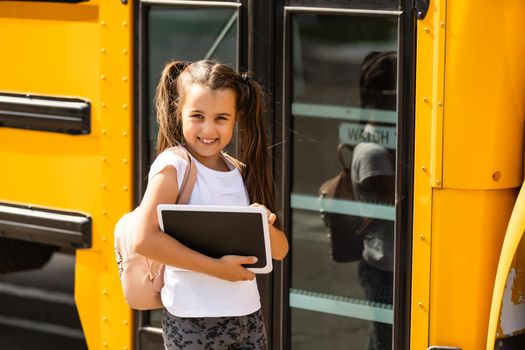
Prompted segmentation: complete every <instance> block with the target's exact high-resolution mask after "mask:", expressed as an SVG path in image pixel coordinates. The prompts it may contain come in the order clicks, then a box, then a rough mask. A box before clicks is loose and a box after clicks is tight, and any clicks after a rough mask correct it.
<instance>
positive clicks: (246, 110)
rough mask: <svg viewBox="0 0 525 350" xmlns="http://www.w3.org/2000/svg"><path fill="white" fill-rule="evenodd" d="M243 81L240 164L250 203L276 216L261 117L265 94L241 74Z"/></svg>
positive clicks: (246, 76) (266, 145) (240, 119)
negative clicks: (264, 208)
mask: <svg viewBox="0 0 525 350" xmlns="http://www.w3.org/2000/svg"><path fill="white" fill-rule="evenodd" d="M241 80H242V82H241V83H240V85H241V89H240V90H241V94H240V95H241V96H239V99H238V111H239V139H240V160H241V161H242V162H243V163H244V164H245V169H244V173H243V177H244V181H245V184H246V188H247V190H248V194H249V196H250V199H251V201H252V202H255V203H260V204H263V205H265V206H266V207H267V208H268V209H270V210H271V211H272V212H273V211H274V210H273V201H274V191H273V179H272V173H271V169H270V164H269V161H268V144H267V141H266V128H265V120H264V116H263V113H262V108H263V105H264V92H263V90H262V88H261V86H260V85H259V84H258V83H257V82H256V81H255V80H254V79H252V78H251V77H249V76H248V74H247V73H244V74H242V76H241Z"/></svg>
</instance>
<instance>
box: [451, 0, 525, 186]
mask: <svg viewBox="0 0 525 350" xmlns="http://www.w3.org/2000/svg"><path fill="white" fill-rule="evenodd" d="M447 12H448V14H447V18H448V19H449V20H448V23H447V42H446V50H447V53H446V63H445V67H446V69H445V82H446V88H445V113H446V117H445V133H444V144H445V145H446V146H445V148H444V150H443V153H444V163H445V164H446V166H444V167H443V182H444V185H445V186H446V187H448V188H465V189H467V188H469V189H490V188H492V189H498V188H511V187H514V188H516V187H519V186H521V181H522V178H523V177H522V176H523V173H522V169H523V168H522V166H521V164H523V163H522V162H523V155H522V153H523V146H522V145H523V116H524V115H525V103H524V102H523V101H524V96H525V64H524V63H523V62H524V61H525V41H524V40H523V38H522V36H521V34H520V32H521V31H522V30H523V18H524V16H525V3H524V2H523V1H519V0H510V1H474V0H469V1H454V4H453V5H451V6H449V7H448V8H447Z"/></svg>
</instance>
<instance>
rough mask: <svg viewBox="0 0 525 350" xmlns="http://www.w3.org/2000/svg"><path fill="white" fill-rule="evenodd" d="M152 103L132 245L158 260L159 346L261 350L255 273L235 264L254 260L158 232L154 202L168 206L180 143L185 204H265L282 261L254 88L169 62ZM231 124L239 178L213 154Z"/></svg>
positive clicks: (225, 74) (284, 248)
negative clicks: (153, 132) (153, 120)
mask: <svg viewBox="0 0 525 350" xmlns="http://www.w3.org/2000/svg"><path fill="white" fill-rule="evenodd" d="M155 100H156V109H157V121H158V124H159V133H158V139H157V155H158V156H157V158H156V160H155V161H154V162H153V164H152V166H151V170H150V173H149V182H148V187H147V189H146V192H145V194H144V198H143V199H142V202H141V204H140V206H139V208H138V209H137V211H138V217H139V223H138V225H137V227H136V230H137V231H136V234H134V237H136V239H135V241H134V242H133V245H134V248H135V250H136V252H138V253H139V254H142V255H144V256H147V257H150V258H152V259H155V260H158V261H160V262H163V263H165V264H166V271H165V275H164V282H165V285H164V287H163V289H162V292H161V298H162V302H163V304H164V307H165V309H164V313H163V317H162V329H163V337H164V344H165V347H166V349H169V350H171V349H214V350H216V349H241V348H242V349H266V335H265V330H264V323H263V320H262V313H261V310H260V308H261V303H260V297H259V292H258V289H257V283H256V281H255V275H254V274H253V273H252V272H251V271H249V270H247V269H246V268H245V267H244V266H243V264H252V263H254V262H255V261H256V258H255V257H250V256H234V255H227V256H223V257H222V258H220V259H214V258H211V257H208V256H205V255H202V254H200V253H198V252H196V251H194V250H191V249H189V248H188V247H186V246H184V245H182V244H181V243H179V242H178V241H177V240H175V239H174V238H172V237H170V236H168V235H166V234H164V233H163V232H161V231H160V228H159V224H158V219H157V214H156V208H157V205H158V204H161V203H175V200H176V198H177V194H178V191H179V188H180V184H181V182H182V177H183V176H184V171H185V167H186V161H184V160H183V159H182V158H180V157H178V156H177V155H175V154H174V153H172V152H170V150H169V148H170V147H172V146H176V145H184V147H186V149H187V150H188V151H189V153H190V154H191V156H192V157H193V160H194V161H195V164H196V167H197V180H196V182H195V186H194V189H193V192H192V195H191V197H190V202H189V203H190V204H211V205H219V204H220V205H249V204H250V203H253V204H252V205H253V206H261V205H264V206H266V207H267V208H269V209H268V210H267V213H268V222H269V224H270V240H271V247H272V257H273V258H274V259H277V260H282V259H284V257H285V256H286V254H287V252H288V242H287V240H286V236H285V235H284V234H283V232H282V231H280V230H279V229H277V228H276V227H275V226H274V225H273V224H274V222H275V219H276V216H275V214H273V213H272V211H271V205H272V203H273V191H272V187H273V184H272V179H271V175H270V170H269V167H268V162H267V158H268V156H267V146H266V138H265V128H264V125H263V116H262V104H263V93H262V89H261V87H260V86H259V85H258V84H257V82H255V81H254V80H253V79H252V78H250V77H249V76H248V75H247V74H243V75H240V74H239V73H237V72H235V71H234V70H233V69H231V68H230V67H228V66H225V65H222V64H218V63H215V62H211V61H199V62H194V63H184V62H171V63H169V64H167V65H166V67H165V68H164V71H163V72H162V76H161V79H160V82H159V85H158V87H157V92H156V96H155ZM237 124H238V125H239V128H238V133H239V138H240V145H241V156H240V160H241V162H242V163H243V164H244V166H243V169H242V174H241V172H239V170H238V169H237V167H236V166H235V164H233V163H232V161H231V160H229V157H228V156H225V154H224V153H223V150H224V148H225V147H226V146H227V145H228V144H229V142H230V141H231V139H232V136H233V131H234V128H235V126H236V125H237ZM257 203H261V204H257ZM173 267H177V269H174V268H173ZM180 269H184V270H186V271H181V270H180Z"/></svg>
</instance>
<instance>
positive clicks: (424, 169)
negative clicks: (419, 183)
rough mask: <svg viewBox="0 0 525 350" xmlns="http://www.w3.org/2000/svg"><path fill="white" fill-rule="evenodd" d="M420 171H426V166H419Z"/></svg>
mask: <svg viewBox="0 0 525 350" xmlns="http://www.w3.org/2000/svg"><path fill="white" fill-rule="evenodd" d="M421 171H422V172H424V173H426V172H427V167H426V166H424V165H423V166H422V167H421Z"/></svg>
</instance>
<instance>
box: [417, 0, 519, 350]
mask: <svg viewBox="0 0 525 350" xmlns="http://www.w3.org/2000/svg"><path fill="white" fill-rule="evenodd" d="M431 4H432V2H431ZM433 9H434V10H437V11H438V12H440V15H435V16H434V17H433V18H434V20H435V19H436V18H439V19H440V20H442V19H443V18H446V21H444V23H439V26H440V27H441V28H442V29H443V30H444V31H445V45H444V46H442V45H441V44H439V42H440V40H441V38H440V36H439V35H437V34H436V33H435V32H433V31H432V30H436V29H437V28H436V24H437V23H435V22H434V23H433V25H432V26H430V25H428V26H429V27H430V28H431V29H430V30H429V31H428V32H425V31H424V30H423V31H421V26H423V25H425V21H422V22H420V23H418V67H417V76H418V79H421V80H418V82H417V84H424V85H425V86H426V88H425V87H423V86H418V87H417V91H418V92H419V91H422V93H427V90H426V89H430V87H431V86H433V87H437V89H435V90H434V93H433V96H432V98H430V97H429V101H432V102H434V101H438V102H439V100H436V96H437V97H438V94H439V91H441V89H440V88H439V86H440V79H442V75H443V77H444V80H443V88H444V89H443V91H444V98H443V101H442V103H443V105H442V106H443V114H442V118H441V120H440V119H439V111H438V112H435V113H433V114H432V116H433V118H432V122H431V123H430V125H428V124H427V125H428V126H429V127H430V128H431V129H427V130H425V129H424V126H425V123H426V122H427V121H426V120H425V121H421V119H422V118H424V117H425V115H428V114H429V113H430V112H429V109H434V111H435V109H436V108H440V106H439V105H438V106H435V105H432V106H429V107H426V108H427V109H425V107H424V105H421V102H420V98H421V95H419V94H418V96H417V98H418V101H417V104H416V106H418V109H417V110H416V118H417V120H416V169H415V170H416V185H418V186H419V184H418V179H417V175H419V176H420V177H424V175H422V174H421V172H420V171H419V169H418V167H419V166H421V164H420V163H419V159H424V156H421V158H418V156H417V154H418V152H419V151H424V149H421V146H422V145H423V147H426V145H425V141H424V140H423V139H422V138H424V137H425V135H431V137H430V140H431V141H430V142H431V145H430V158H431V162H432V164H433V165H432V166H431V172H432V173H431V174H430V177H431V183H430V186H434V188H432V193H431V196H430V197H431V204H427V206H426V207H425V206H423V205H421V204H420V203H419V201H418V198H419V197H420V196H421V193H423V194H424V196H425V198H428V194H427V190H426V189H424V188H422V187H416V188H415V192H414V193H415V208H414V209H415V218H414V225H415V226H414V257H415V259H414V269H415V271H414V273H413V279H412V281H413V283H414V286H413V298H415V299H414V305H413V316H412V319H413V326H412V330H411V334H414V332H416V333H417V332H419V331H420V329H422V328H423V327H424V325H423V322H424V318H423V317H422V316H418V314H421V313H422V311H426V310H425V307H426V306H427V305H426V304H425V303H424V301H423V302H422V307H419V308H418V307H417V305H416V304H415V303H416V302H418V300H419V299H423V297H424V294H423V293H424V291H425V290H424V285H422V284H423V283H425V282H428V280H430V284H429V286H430V289H429V296H430V302H429V306H428V312H429V318H428V340H427V343H425V342H424V340H423V339H420V336H419V335H413V336H412V341H413V343H412V348H413V349H425V348H426V347H428V346H432V345H442V346H457V347H460V348H462V349H463V350H477V349H481V348H485V346H486V339H487V338H486V335H487V333H486V332H487V331H486V329H487V325H488V314H489V305H490V301H491V296H492V290H491V289H492V286H493V281H494V276H495V274H496V266H497V261H498V257H499V247H501V244H502V242H503V237H504V232H505V227H506V224H507V220H508V217H509V216H510V212H511V210H512V206H513V204H514V201H515V197H516V189H515V187H517V186H519V185H520V183H521V179H522V176H523V172H522V169H523V159H522V157H523V155H522V152H523V131H524V130H523V125H524V119H523V118H524V115H525V113H524V108H525V104H524V103H523V96H525V71H524V70H525V65H524V64H523V63H522V62H524V61H525V60H524V59H525V55H524V53H525V51H524V49H523V48H524V44H523V41H522V40H521V39H520V38H519V34H518V33H519V29H518V23H519V18H522V16H523V15H524V14H525V12H524V9H525V6H524V4H520V3H519V2H518V1H508V2H503V3H502V2H488V1H485V2H479V1H461V2H447V4H446V6H444V5H443V4H442V3H437V2H434V7H433ZM442 11H446V16H445V17H443V15H442V14H441V12H442ZM425 20H426V19H425ZM429 21H430V20H429ZM425 34H426V35H427V37H425ZM432 34H434V35H432ZM428 36H431V37H432V39H428ZM430 40H434V41H433V45H434V46H431V45H430V44H429V43H426V41H430ZM425 45H426V46H425ZM436 48H437V49H436ZM442 49H444V53H445V56H444V57H445V64H444V65H442V64H441V62H440V58H441V57H442V56H441V54H440V53H439V51H440V50H442ZM431 50H434V51H431ZM422 51H424V52H422ZM431 53H433V54H434V55H433V56H432V54H431ZM420 54H422V55H424V56H425V57H427V58H428V59H431V60H433V61H432V64H431V65H430V64H427V65H426V66H425V65H424V66H422V67H420V66H419V64H420V59H419V55H420ZM508 56H512V58H510V57H508ZM423 64H424V63H423ZM503 67H504V68H503ZM429 68H431V69H433V71H434V72H435V71H436V69H437V72H438V73H437V74H434V75H433V76H427V79H431V82H427V81H426V80H424V79H422V77H421V75H422V74H425V73H422V70H424V69H429ZM516 76H520V77H516ZM440 122H441V124H440ZM420 126H421V127H422V128H421V129H419V127H420ZM440 127H441V128H442V130H440ZM440 135H441V140H440ZM440 160H441V168H440V167H439V161H440ZM440 171H441V174H442V178H441V184H440V186H437V184H436V183H434V180H439V178H438V175H439V172H440ZM432 176H435V177H432ZM429 209H430V210H431V219H430V221H431V241H430V242H431V244H430V271H429V274H428V275H425V271H422V268H420V267H416V266H417V265H418V264H421V263H423V264H424V266H427V265H426V264H428V262H427V261H426V260H425V258H426V257H427V256H426V255H425V254H423V253H425V252H426V251H427V250H426V249H428V248H426V247H423V245H422V244H420V243H421V242H419V241H418V239H417V238H418V237H417V236H418V234H419V232H418V231H417V230H418V229H419V226H418V224H419V223H420V222H421V221H423V220H422V219H421V218H417V216H418V215H422V214H423V215H428V210H429ZM424 219H426V217H424ZM425 223H427V222H425ZM418 273H419V275H418ZM422 279H423V280H424V281H422ZM418 293H419V294H418ZM418 317H420V318H419V319H418ZM415 321H419V322H421V323H418V322H415ZM418 327H419V328H418Z"/></svg>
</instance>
